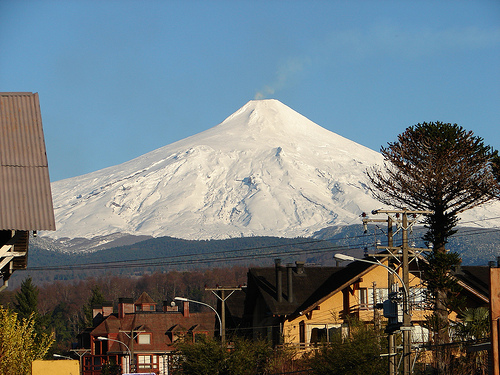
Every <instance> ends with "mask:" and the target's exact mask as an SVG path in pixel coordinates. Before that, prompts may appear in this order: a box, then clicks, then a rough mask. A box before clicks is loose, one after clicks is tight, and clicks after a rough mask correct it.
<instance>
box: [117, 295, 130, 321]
mask: <svg viewBox="0 0 500 375" xmlns="http://www.w3.org/2000/svg"><path fill="white" fill-rule="evenodd" d="M133 312H134V300H133V299H132V298H119V299H118V319H123V318H124V317H125V314H132V313H133Z"/></svg>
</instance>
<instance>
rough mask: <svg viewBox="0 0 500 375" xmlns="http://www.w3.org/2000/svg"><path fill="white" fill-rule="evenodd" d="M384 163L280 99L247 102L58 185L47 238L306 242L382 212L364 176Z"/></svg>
mask: <svg viewBox="0 0 500 375" xmlns="http://www.w3.org/2000/svg"><path fill="white" fill-rule="evenodd" d="M382 161H383V159H382V156H381V155H380V154H379V153H377V152H375V151H373V150H370V149H368V148H366V147H364V146H361V145H359V144H357V143H355V142H352V141H350V140H348V139H346V138H343V137H341V136H339V135H337V134H335V133H332V132H330V131H328V130H326V129H324V128H322V127H320V126H319V125H316V124H315V123H313V122H312V121H310V120H308V119H307V118H305V117H304V116H302V115H300V114H298V113H297V112H295V111H293V110H292V109H290V108H289V107H287V106H286V105H284V104H282V103H281V102H279V101H277V100H258V101H250V102H248V103H247V104H246V105H244V106H243V107H242V108H241V109H239V110H238V111H236V112H235V113H233V114H232V115H231V116H229V117H228V118H227V119H226V120H225V121H223V122H222V123H220V124H219V125H217V126H215V127H213V128H210V129H208V130H206V131H204V132H202V133H199V134H197V135H194V136H191V137H188V138H186V139H184V140H181V141H178V142H175V143H173V144H170V145H167V146H164V147H162V148H159V149H157V150H155V151H152V152H150V153H147V154H145V155H143V156H140V157H138V158H136V159H133V160H131V161H128V162H125V163H123V164H120V165H117V166H113V167H109V168H106V169H103V170H99V171H96V172H93V173H89V174H86V175H83V176H79V177H74V178H70V179H66V180H62V181H57V182H54V183H53V184H52V190H53V197H54V209H55V216H56V223H57V231H55V232H52V233H46V234H45V235H46V236H50V237H53V238H62V237H69V238H76V237H85V238H93V237H96V236H106V235H109V234H113V233H122V234H134V235H149V236H155V237H157V236H172V237H177V238H185V239H217V238H228V237H239V236H281V237H295V236H310V235H312V234H313V233H314V232H316V231H318V230H320V229H322V228H324V227H327V226H332V225H345V224H351V223H359V221H358V220H359V218H358V217H359V214H360V213H361V212H362V211H369V210H371V209H373V208H378V207H380V203H379V202H377V201H375V200H374V199H373V198H371V195H370V193H369V191H368V189H367V177H366V175H365V170H366V168H367V167H369V166H371V165H374V164H375V163H382Z"/></svg>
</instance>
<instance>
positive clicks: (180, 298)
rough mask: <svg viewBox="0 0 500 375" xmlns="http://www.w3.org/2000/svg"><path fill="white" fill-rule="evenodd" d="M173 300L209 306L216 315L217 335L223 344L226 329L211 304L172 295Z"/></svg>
mask: <svg viewBox="0 0 500 375" xmlns="http://www.w3.org/2000/svg"><path fill="white" fill-rule="evenodd" d="M174 300H175V301H182V302H192V303H197V304H199V305H203V306H207V307H210V308H211V309H212V310H213V311H214V313H215V315H216V316H217V318H218V319H219V335H220V337H221V341H222V343H223V344H224V342H225V341H226V337H225V336H226V335H225V334H226V332H225V331H226V330H225V329H222V319H221V318H220V315H219V313H218V312H217V310H216V309H214V308H213V307H212V306H210V305H209V304H208V303H205V302H200V301H193V300H192V299H187V298H184V297H174Z"/></svg>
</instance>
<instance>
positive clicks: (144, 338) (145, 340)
mask: <svg viewBox="0 0 500 375" xmlns="http://www.w3.org/2000/svg"><path fill="white" fill-rule="evenodd" d="M137 343H138V344H142V345H149V344H151V334H150V333H141V334H140V335H139V336H137Z"/></svg>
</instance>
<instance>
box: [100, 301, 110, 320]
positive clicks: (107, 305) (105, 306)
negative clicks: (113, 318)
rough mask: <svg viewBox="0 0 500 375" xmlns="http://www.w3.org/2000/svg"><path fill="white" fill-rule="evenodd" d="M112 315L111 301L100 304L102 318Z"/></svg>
mask: <svg viewBox="0 0 500 375" xmlns="http://www.w3.org/2000/svg"><path fill="white" fill-rule="evenodd" d="M111 314H113V301H105V302H103V303H102V316H103V317H104V318H106V317H108V316H110V315H111Z"/></svg>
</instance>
